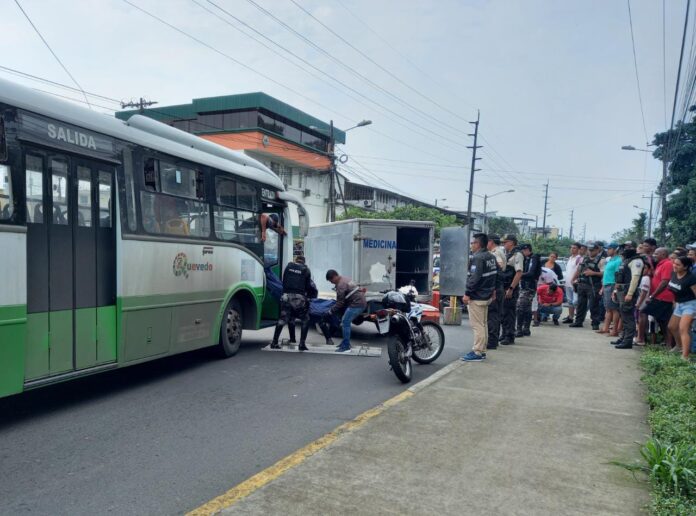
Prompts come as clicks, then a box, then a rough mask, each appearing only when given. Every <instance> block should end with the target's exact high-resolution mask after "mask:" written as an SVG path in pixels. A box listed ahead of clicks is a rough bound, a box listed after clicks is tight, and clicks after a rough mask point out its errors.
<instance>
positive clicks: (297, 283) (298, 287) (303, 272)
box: [283, 262, 310, 296]
mask: <svg viewBox="0 0 696 516" xmlns="http://www.w3.org/2000/svg"><path fill="white" fill-rule="evenodd" d="M309 277H310V272H309V268H308V267H307V266H306V265H303V264H301V263H294V262H292V263H289V264H288V265H287V266H286V267H285V272H284V273H283V294H302V295H303V296H306V295H307V284H308V283H309V282H308V280H309Z"/></svg>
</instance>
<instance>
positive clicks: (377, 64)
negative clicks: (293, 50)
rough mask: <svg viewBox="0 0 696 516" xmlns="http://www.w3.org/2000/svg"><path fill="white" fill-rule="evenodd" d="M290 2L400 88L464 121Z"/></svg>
mask: <svg viewBox="0 0 696 516" xmlns="http://www.w3.org/2000/svg"><path fill="white" fill-rule="evenodd" d="M290 1H291V2H292V3H293V4H295V6H296V7H297V8H298V9H300V10H301V11H302V12H304V13H305V14H306V15H307V16H309V17H310V18H312V19H313V20H314V21H316V22H317V23H318V24H319V25H321V26H322V27H324V28H325V29H326V30H327V31H329V32H330V33H331V34H333V35H334V36H336V37H337V38H338V39H339V40H341V41H342V42H343V43H345V44H346V45H348V46H349V47H350V48H352V49H353V50H355V51H356V52H357V53H358V54H360V55H361V56H362V57H364V58H365V59H367V60H368V61H369V62H371V63H372V64H373V65H375V66H376V67H377V68H379V69H380V70H382V71H383V72H384V73H386V74H387V75H389V76H390V77H391V78H393V79H394V80H395V81H397V82H398V83H399V84H401V85H402V86H404V87H406V88H408V89H409V90H411V91H412V92H414V93H415V94H416V95H418V96H419V97H421V98H423V99H425V100H427V101H428V102H430V103H431V104H433V105H434V106H437V107H439V108H440V109H441V110H442V111H444V112H446V113H448V114H450V115H453V116H455V117H457V118H460V119H462V120H465V119H464V118H463V117H461V116H460V115H458V114H457V113H455V112H454V111H452V110H450V109H449V108H447V107H445V106H443V105H442V104H440V103H439V102H437V101H435V100H433V99H432V98H430V97H429V96H428V95H426V94H424V93H423V92H421V91H419V90H417V89H416V88H414V87H412V86H411V85H409V84H407V83H406V82H405V81H404V80H402V79H401V78H399V77H398V76H397V75H395V74H394V73H392V72H391V71H390V70H388V69H387V68H385V67H384V66H382V65H381V64H379V63H378V62H377V61H375V60H374V59H372V58H371V57H370V56H369V55H367V54H366V53H365V52H363V51H362V50H360V49H359V48H358V47H356V46H355V45H353V44H352V43H351V42H350V41H348V40H347V39H345V38H344V37H343V36H341V35H340V34H338V33H337V32H336V31H334V30H333V29H332V28H331V27H329V26H328V25H326V24H325V23H324V22H322V21H321V20H320V19H318V18H317V17H316V16H314V15H313V14H312V13H311V12H309V11H308V10H307V9H305V8H304V7H302V6H301V5H300V4H299V3H297V2H296V1H295V0H290Z"/></svg>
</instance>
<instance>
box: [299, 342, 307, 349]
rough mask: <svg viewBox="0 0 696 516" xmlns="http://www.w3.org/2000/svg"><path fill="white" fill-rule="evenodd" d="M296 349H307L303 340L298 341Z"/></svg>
mask: <svg viewBox="0 0 696 516" xmlns="http://www.w3.org/2000/svg"><path fill="white" fill-rule="evenodd" d="M297 349H298V350H299V351H307V346H306V345H305V343H304V341H300V345H299V346H297Z"/></svg>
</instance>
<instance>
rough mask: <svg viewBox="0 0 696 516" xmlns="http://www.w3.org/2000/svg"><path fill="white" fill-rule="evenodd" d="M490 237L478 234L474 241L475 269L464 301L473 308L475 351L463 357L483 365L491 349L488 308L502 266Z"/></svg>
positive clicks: (470, 322) (473, 262) (472, 244)
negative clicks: (487, 351)
mask: <svg viewBox="0 0 696 516" xmlns="http://www.w3.org/2000/svg"><path fill="white" fill-rule="evenodd" d="M487 247H488V237H487V236H486V235H485V234H484V233H476V234H475V235H474V240H473V241H472V242H471V252H472V253H473V255H474V256H473V257H472V259H471V266H470V267H469V269H470V274H469V280H468V281H467V283H466V295H465V296H464V298H463V299H462V301H463V302H464V304H465V305H469V324H471V329H472V330H473V332H474V348H473V350H472V351H469V353H467V354H466V355H464V356H463V357H462V360H464V361H465V362H479V361H481V360H483V359H485V358H486V348H487V346H488V305H489V304H490V303H491V300H492V298H493V296H494V295H495V282H496V276H497V275H498V266H497V265H496V262H495V256H493V255H492V254H491V253H489V252H488V251H487V249H486V248H487Z"/></svg>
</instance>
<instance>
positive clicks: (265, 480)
mask: <svg viewBox="0 0 696 516" xmlns="http://www.w3.org/2000/svg"><path fill="white" fill-rule="evenodd" d="M461 365H462V362H460V361H459V360H456V361H455V362H452V363H450V364H448V365H446V366H445V367H443V368H442V369H440V370H439V371H437V372H436V373H433V374H432V375H430V376H429V377H428V378H426V379H424V380H421V381H420V382H418V383H416V384H415V385H413V386H411V387H409V388H408V389H406V390H404V391H401V392H400V393H399V394H397V395H396V396H393V397H391V398H389V399H388V400H386V401H383V402H382V403H380V404H379V405H377V406H375V407H373V408H371V409H368V410H366V411H365V412H363V413H362V414H360V415H358V416H357V417H355V418H354V419H352V420H350V421H347V422H346V423H343V424H342V425H340V426H338V427H336V428H334V429H333V430H332V431H330V432H329V433H327V434H325V435H323V436H322V437H320V438H319V439H316V440H314V441H312V442H311V443H309V444H307V445H306V446H303V447H302V448H300V449H299V450H296V451H295V452H293V453H291V454H290V455H288V456H286V457H284V458H282V459H280V460H279V461H278V462H276V463H275V464H273V465H271V466H269V467H268V468H266V469H264V470H262V471H260V472H258V473H256V474H255V475H253V476H251V477H249V478H248V479H246V480H244V481H243V482H241V483H240V484H237V485H236V486H234V487H233V488H231V489H229V490H228V491H226V492H225V493H223V494H222V495H220V496H218V497H216V498H213V499H212V500H210V501H208V502H206V503H204V504H203V505H201V506H199V507H197V508H195V509H193V510H191V511H189V512H188V513H187V514H186V516H204V515H212V514H218V513H219V512H220V511H222V510H224V509H228V508H230V507H232V506H233V505H234V504H236V503H237V502H239V501H241V500H242V499H244V498H246V497H247V496H249V495H250V494H252V493H254V492H255V491H257V490H258V489H260V488H262V487H264V486H265V485H266V484H269V483H270V482H272V481H273V480H275V479H276V478H279V477H280V476H281V475H283V474H284V473H286V472H287V471H289V470H291V469H293V468H295V467H297V466H299V465H300V464H302V463H303V462H304V461H305V460H307V459H308V458H309V457H311V456H312V455H314V454H316V453H317V452H319V451H321V450H323V449H325V448H327V447H328V446H329V445H331V444H333V443H334V442H336V441H338V439H340V438H341V437H342V436H344V435H346V434H348V433H351V432H353V431H355V430H357V429H359V428H361V427H362V426H364V425H365V424H366V423H367V422H368V421H370V420H371V419H373V418H375V417H377V416H379V415H380V414H382V413H383V412H385V411H386V410H387V409H388V408H390V407H393V406H395V405H398V404H399V403H401V402H402V401H404V400H407V399H409V398H411V397H412V396H414V395H415V394H416V393H418V392H420V391H422V390H423V389H424V388H426V387H428V386H429V385H432V384H433V383H435V382H437V381H438V380H440V379H442V378H443V377H445V376H447V375H448V374H450V373H451V372H452V371H454V370H455V369H457V368H459V367H461Z"/></svg>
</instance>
